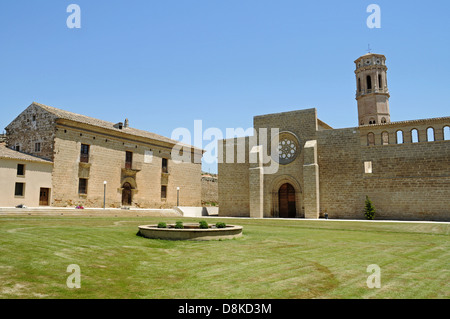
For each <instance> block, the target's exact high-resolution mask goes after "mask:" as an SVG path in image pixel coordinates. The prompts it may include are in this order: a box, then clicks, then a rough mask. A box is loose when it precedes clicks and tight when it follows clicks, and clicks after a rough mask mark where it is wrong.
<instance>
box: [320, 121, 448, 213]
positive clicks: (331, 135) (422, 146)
mask: <svg viewBox="0 0 450 319" xmlns="http://www.w3.org/2000/svg"><path fill="white" fill-rule="evenodd" d="M449 124H450V118H438V119H428V120H416V121H404V122H394V123H391V124H385V125H373V126H363V127H359V128H349V129H342V130H332V131H323V132H318V141H319V149H318V150H319V170H320V196H321V201H320V207H321V213H322V214H323V213H328V214H329V216H330V218H355V219H360V218H363V216H364V215H363V214H364V213H363V210H364V201H365V196H366V195H367V196H369V198H370V199H371V200H372V202H373V204H374V205H375V207H376V209H377V214H376V218H378V219H397V220H449V219H450V208H449V207H450V206H449V204H450V203H449V200H448V198H450V161H449V158H450V141H444V140H443V134H441V133H440V132H443V128H444V127H445V126H446V125H449ZM429 127H434V128H435V138H433V139H435V140H436V141H429V142H428V141H426V136H427V135H426V130H427V128H429ZM413 129H418V131H419V140H420V142H417V143H411V141H412V140H411V135H410V132H411V130H413ZM399 130H402V131H403V132H405V134H404V140H405V143H402V144H397V141H396V138H395V136H396V134H395V133H396V132H397V131H399ZM383 132H387V133H388V134H389V141H388V143H389V144H386V145H382V144H383V139H382V134H383ZM369 134H373V135H374V137H375V138H374V141H375V145H372V144H370V143H368V141H369V140H372V139H369V138H368V135H369ZM385 141H386V140H385ZM368 144H370V145H368ZM365 162H367V163H370V165H369V166H370V167H371V171H372V172H371V173H370V171H368V172H367V173H366V170H365Z"/></svg>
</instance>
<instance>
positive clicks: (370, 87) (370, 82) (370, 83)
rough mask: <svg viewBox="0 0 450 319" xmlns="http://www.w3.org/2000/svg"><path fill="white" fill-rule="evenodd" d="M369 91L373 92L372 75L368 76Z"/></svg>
mask: <svg viewBox="0 0 450 319" xmlns="http://www.w3.org/2000/svg"><path fill="white" fill-rule="evenodd" d="M367 89H368V90H372V78H371V77H370V75H368V76H367Z"/></svg>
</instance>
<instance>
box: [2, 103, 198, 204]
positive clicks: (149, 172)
mask: <svg viewBox="0 0 450 319" xmlns="http://www.w3.org/2000/svg"><path fill="white" fill-rule="evenodd" d="M177 143H178V142H177V141H174V140H171V139H169V138H166V137H163V136H160V135H157V134H154V133H150V132H146V131H142V130H138V129H134V128H131V127H130V126H129V123H128V120H125V121H124V122H120V123H116V124H114V123H110V122H106V121H102V120H97V119H94V118H91V117H87V116H84V115H79V114H75V113H71V112H67V111H63V110H60V109H57V108H54V107H50V106H46V105H42V104H39V103H32V104H31V105H30V106H29V107H28V108H26V109H25V110H24V111H23V112H22V113H21V114H20V115H19V116H18V117H17V118H16V119H15V120H13V121H12V122H11V123H10V124H9V125H8V126H7V127H6V145H7V146H8V147H6V146H5V145H0V177H1V178H0V179H1V182H0V191H1V192H2V195H1V197H0V207H2V206H3V207H5V206H6V207H14V206H16V205H19V204H25V205H27V206H29V207H32V206H39V205H40V206H57V207H74V206H76V205H82V206H85V207H103V204H104V199H106V200H105V204H106V205H105V206H106V207H123V206H133V207H142V208H172V207H174V206H177V203H178V201H179V202H180V203H182V205H184V206H201V161H199V160H198V158H201V156H202V154H203V150H201V149H196V148H194V147H191V146H189V147H188V149H190V150H191V155H192V156H191V159H192V162H189V163H174V162H173V161H172V159H171V152H172V149H173V147H174V145H176V144H177ZM185 149H186V148H184V150H185ZM178 188H179V189H178ZM105 194H106V196H105Z"/></svg>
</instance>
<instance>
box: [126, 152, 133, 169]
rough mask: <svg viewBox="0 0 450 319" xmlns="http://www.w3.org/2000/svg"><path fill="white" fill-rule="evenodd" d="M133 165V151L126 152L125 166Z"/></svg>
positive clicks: (128, 167)
mask: <svg viewBox="0 0 450 319" xmlns="http://www.w3.org/2000/svg"><path fill="white" fill-rule="evenodd" d="M132 167H133V152H126V154H125V168H127V169H131V168H132Z"/></svg>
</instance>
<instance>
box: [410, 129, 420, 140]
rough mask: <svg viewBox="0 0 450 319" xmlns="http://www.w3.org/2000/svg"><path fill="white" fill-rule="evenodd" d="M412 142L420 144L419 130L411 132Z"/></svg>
mask: <svg viewBox="0 0 450 319" xmlns="http://www.w3.org/2000/svg"><path fill="white" fill-rule="evenodd" d="M411 142H412V143H418V142H419V132H418V131H417V129H412V130H411Z"/></svg>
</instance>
